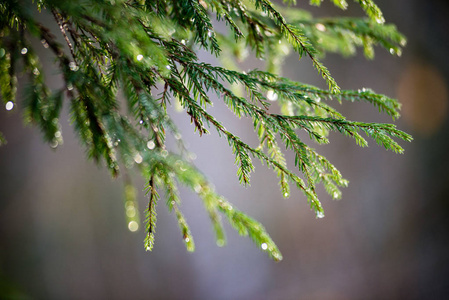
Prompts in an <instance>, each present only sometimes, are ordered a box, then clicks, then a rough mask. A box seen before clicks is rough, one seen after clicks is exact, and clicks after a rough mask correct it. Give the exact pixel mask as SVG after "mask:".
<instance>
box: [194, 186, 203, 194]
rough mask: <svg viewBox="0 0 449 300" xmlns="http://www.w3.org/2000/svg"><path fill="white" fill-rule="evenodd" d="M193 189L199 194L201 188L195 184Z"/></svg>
mask: <svg viewBox="0 0 449 300" xmlns="http://www.w3.org/2000/svg"><path fill="white" fill-rule="evenodd" d="M193 189H194V190H195V192H196V193H199V192H201V190H202V189H203V188H202V187H201V185H199V184H197V185H195V187H194V188H193Z"/></svg>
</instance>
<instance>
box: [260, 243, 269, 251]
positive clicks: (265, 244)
mask: <svg viewBox="0 0 449 300" xmlns="http://www.w3.org/2000/svg"><path fill="white" fill-rule="evenodd" d="M260 248H262V250H267V249H268V245H267V243H262V244H261V245H260Z"/></svg>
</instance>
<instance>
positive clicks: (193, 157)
mask: <svg viewBox="0 0 449 300" xmlns="http://www.w3.org/2000/svg"><path fill="white" fill-rule="evenodd" d="M189 158H190V159H191V160H195V159H196V158H197V156H196V154H195V153H190V154H189Z"/></svg>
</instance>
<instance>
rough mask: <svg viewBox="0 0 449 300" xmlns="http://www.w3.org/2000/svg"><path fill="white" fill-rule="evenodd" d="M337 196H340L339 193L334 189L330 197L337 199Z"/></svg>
mask: <svg viewBox="0 0 449 300" xmlns="http://www.w3.org/2000/svg"><path fill="white" fill-rule="evenodd" d="M339 196H340V194H339V193H338V192H337V191H335V192H334V193H333V194H332V197H333V198H334V199H338V197H339Z"/></svg>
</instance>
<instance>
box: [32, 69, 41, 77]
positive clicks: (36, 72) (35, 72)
mask: <svg viewBox="0 0 449 300" xmlns="http://www.w3.org/2000/svg"><path fill="white" fill-rule="evenodd" d="M40 73H41V72H39V69H38V68H34V70H33V74H34V75H35V76H38V75H39V74H40Z"/></svg>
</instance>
